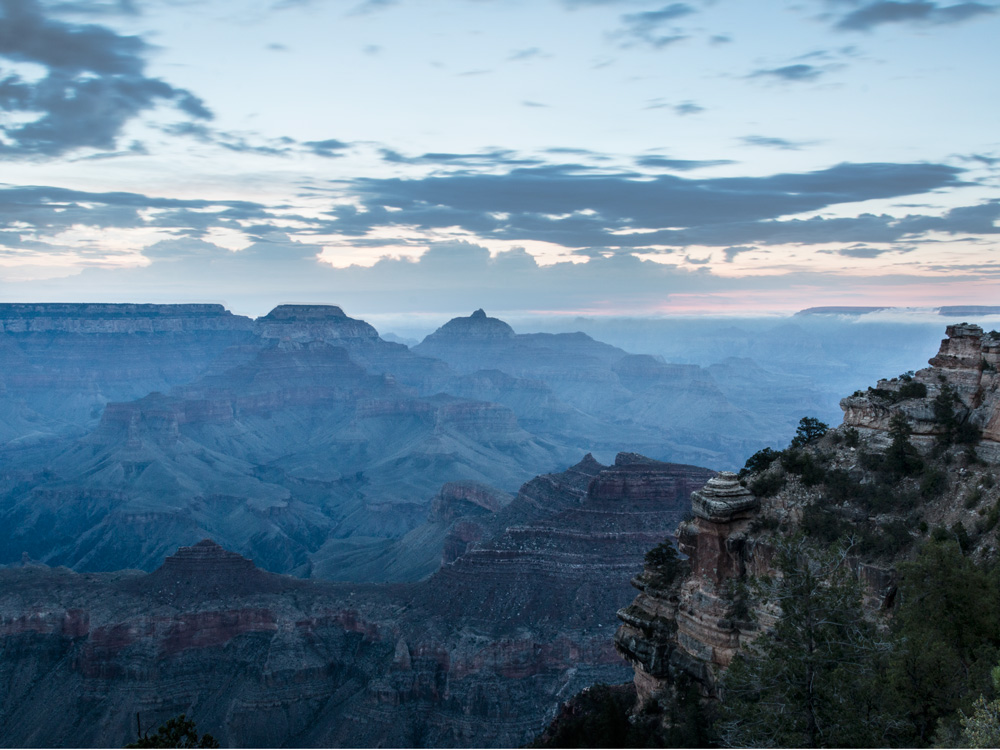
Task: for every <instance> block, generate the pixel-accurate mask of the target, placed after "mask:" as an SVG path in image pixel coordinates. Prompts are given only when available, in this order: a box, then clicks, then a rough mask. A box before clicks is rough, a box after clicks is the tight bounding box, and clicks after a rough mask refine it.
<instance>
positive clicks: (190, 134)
mask: <svg viewBox="0 0 1000 750" xmlns="http://www.w3.org/2000/svg"><path fill="white" fill-rule="evenodd" d="M998 11H1000V9H998V7H997V5H995V4H993V3H990V2H929V1H924V0H920V1H918V2H868V1H867V0H799V1H798V2H782V1H781V0H768V1H765V2H755V3H749V2H737V0H689V2H667V3H664V2H643V1H642V0H634V1H630V0H622V1H616V0H534V1H533V2H528V1H527V0H525V1H524V2H521V1H518V0H421V1H420V2H418V1H417V0H367V1H366V2H357V1H356V0H351V1H348V2H338V1H336V0H328V1H326V2H324V1H322V0H278V1H277V2H257V1H254V0H251V1H242V2H237V1H236V0H232V1H217V2H186V1H185V0H149V1H144V0H114V1H110V2H82V1H79V0H62V1H59V2H41V1H40V0H0V13H2V16H0V159H2V160H3V162H2V164H3V172H2V175H0V299H2V300H6V301H45V300H84V299H86V300H108V301H176V302H183V301H220V302H224V303H226V304H227V305H229V306H230V307H231V308H233V309H235V310H237V311H240V312H248V313H252V314H257V313H262V312H265V311H266V310H267V309H269V308H270V307H271V306H273V305H274V304H277V303H280V302H330V303H340V304H343V305H344V306H345V309H347V311H348V312H349V313H351V314H354V315H359V316H362V317H363V316H364V315H365V314H369V315H385V314H420V313H452V312H462V311H465V312H467V311H468V310H467V308H470V307H478V306H480V304H482V305H487V306H488V308H489V309H491V310H495V311H506V312H510V313H525V312H529V313H535V312H541V313H572V314H576V313H579V312H587V313H595V314H601V313H606V314H621V313H626V314H662V313H676V312H726V313H734V312H743V311H765V310H767V311H782V310H795V309H799V308H802V307H808V306H812V305H817V304H896V305H908V306H925V305H937V304H958V303H978V304H990V303H996V302H997V301H998V300H1000V294H997V292H998V272H1000V262H998V261H1000V259H998V256H997V234H998V231H1000V230H998V228H997V219H998V218H1000V195H998V192H997V178H998V170H1000V131H998V129H997V123H998V122H1000V116H998V115H1000V111H998V110H1000V103H998V102H1000V97H997V95H996V93H997V92H996V84H995V81H996V80H997V73H998V67H1000V66H998V63H1000V52H998V50H997V46H996V39H998V38H1000V12H998Z"/></svg>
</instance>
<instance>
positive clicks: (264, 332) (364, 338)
mask: <svg viewBox="0 0 1000 750" xmlns="http://www.w3.org/2000/svg"><path fill="white" fill-rule="evenodd" d="M254 330H255V332H256V333H257V334H258V335H259V336H261V337H262V338H265V339H281V340H285V341H299V342H307V341H325V342H344V341H348V342H352V343H356V342H374V341H376V340H378V338H379V335H378V331H376V330H375V329H374V328H373V327H372V326H370V325H369V324H368V323H366V322H365V321H363V320H357V319H356V318H349V317H348V316H347V315H345V314H344V311H343V310H341V309H340V308H339V307H337V306H336V305H278V306H277V307H276V308H274V309H273V310H271V312H269V313H268V314H267V315H265V316H263V317H261V318H257V320H256V321H254ZM404 348H405V347H404Z"/></svg>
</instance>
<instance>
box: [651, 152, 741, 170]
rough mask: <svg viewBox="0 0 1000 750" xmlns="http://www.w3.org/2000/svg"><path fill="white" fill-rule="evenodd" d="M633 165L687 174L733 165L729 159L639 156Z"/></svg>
mask: <svg viewBox="0 0 1000 750" xmlns="http://www.w3.org/2000/svg"><path fill="white" fill-rule="evenodd" d="M635 163H636V164H637V165H638V166H640V167H652V168H654V169H655V168H659V169H672V170H676V171H680V172H688V171H690V170H692V169H702V168H703V167H718V166H722V165H724V164H733V163H734V162H733V161H731V160H730V159H669V158H667V157H666V156H656V155H651V156H639V157H636V159H635Z"/></svg>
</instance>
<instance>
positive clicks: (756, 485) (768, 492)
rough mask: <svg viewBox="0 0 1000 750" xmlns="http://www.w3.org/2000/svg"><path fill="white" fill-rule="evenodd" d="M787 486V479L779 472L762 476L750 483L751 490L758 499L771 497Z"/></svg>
mask: <svg viewBox="0 0 1000 750" xmlns="http://www.w3.org/2000/svg"><path fill="white" fill-rule="evenodd" d="M784 486H785V477H784V476H783V475H782V474H778V473H777V472H771V473H769V474H762V475H761V476H759V477H757V478H756V479H754V480H753V481H752V482H750V485H749V488H748V489H749V490H750V491H751V492H752V493H753V494H755V495H756V496H757V497H771V496H772V495H775V494H777V493H778V492H780V491H781V490H782V489H783V488H784Z"/></svg>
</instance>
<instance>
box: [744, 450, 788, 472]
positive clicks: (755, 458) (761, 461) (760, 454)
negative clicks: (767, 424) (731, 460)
mask: <svg viewBox="0 0 1000 750" xmlns="http://www.w3.org/2000/svg"><path fill="white" fill-rule="evenodd" d="M780 455H781V453H779V452H778V451H776V450H774V449H773V448H771V447H767V448H761V449H760V450H759V451H757V452H756V453H754V454H753V455H752V456H750V458H748V459H747V462H746V464H744V466H743V468H742V469H740V479H745V478H746V476H747V475H748V474H759V473H760V472H762V471H764V470H765V469H767V468H768V467H769V466H770V465H771V464H773V463H774V462H775V460H777V458H778V456H780Z"/></svg>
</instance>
